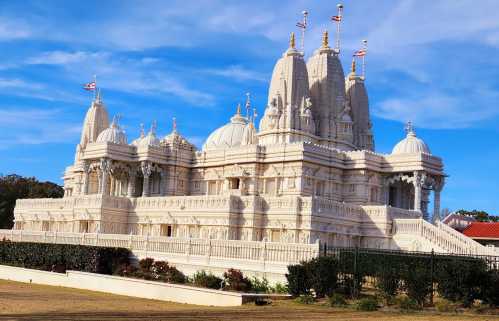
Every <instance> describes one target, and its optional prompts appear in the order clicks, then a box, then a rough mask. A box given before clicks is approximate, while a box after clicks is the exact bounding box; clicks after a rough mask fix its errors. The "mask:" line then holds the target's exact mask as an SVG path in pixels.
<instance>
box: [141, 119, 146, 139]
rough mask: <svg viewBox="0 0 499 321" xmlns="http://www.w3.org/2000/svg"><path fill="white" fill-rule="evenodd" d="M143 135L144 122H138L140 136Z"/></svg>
mask: <svg viewBox="0 0 499 321" xmlns="http://www.w3.org/2000/svg"><path fill="white" fill-rule="evenodd" d="M144 136H145V134H144V124H143V123H141V124H140V138H143V137H144Z"/></svg>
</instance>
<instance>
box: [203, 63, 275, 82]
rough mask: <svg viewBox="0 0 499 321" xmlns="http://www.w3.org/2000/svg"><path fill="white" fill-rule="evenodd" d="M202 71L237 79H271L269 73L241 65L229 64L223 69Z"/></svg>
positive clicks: (264, 80) (260, 80)
mask: <svg viewBox="0 0 499 321" xmlns="http://www.w3.org/2000/svg"><path fill="white" fill-rule="evenodd" d="M202 71H203V72H206V73H208V74H212V75H215V76H222V77H226V78H230V79H233V80H237V81H259V82H266V81H269V75H267V74H264V73H261V72H257V71H254V70H250V69H246V68H244V67H242V66H239V65H234V66H228V67H226V68H221V69H205V70H202Z"/></svg>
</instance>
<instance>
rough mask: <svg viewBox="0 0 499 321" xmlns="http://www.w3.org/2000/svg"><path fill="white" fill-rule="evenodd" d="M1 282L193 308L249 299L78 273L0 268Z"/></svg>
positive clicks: (166, 284) (230, 303)
mask: <svg viewBox="0 0 499 321" xmlns="http://www.w3.org/2000/svg"><path fill="white" fill-rule="evenodd" d="M0 279H4V280H11V281H18V282H25V283H35V284H44V285H52V286H64V287H70V288H76V289H84V290H91V291H99V292H106V293H112V294H119V295H126V296H132V297H137V298H145V299H155V300H162V301H171V302H178V303H189V304H196V305H208V306H239V305H241V304H242V303H243V302H245V301H247V300H248V298H245V295H243V294H241V293H234V292H226V291H218V290H211V289H204V288H196V287H191V286H185V285H177V284H168V283H160V282H153V281H146V280H138V279H130V278H123V277H118V276H111V275H102V274H95V273H86V272H78V271H67V272H66V273H65V274H64V273H55V272H46V271H39V270H32V269H25V268H18V267H12V266H6V265H0Z"/></svg>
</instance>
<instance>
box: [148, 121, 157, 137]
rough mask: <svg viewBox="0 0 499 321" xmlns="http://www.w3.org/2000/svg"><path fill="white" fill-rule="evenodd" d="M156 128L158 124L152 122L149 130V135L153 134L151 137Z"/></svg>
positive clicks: (154, 133)
mask: <svg viewBox="0 0 499 321" xmlns="http://www.w3.org/2000/svg"><path fill="white" fill-rule="evenodd" d="M157 127H158V123H157V122H156V121H155V120H153V121H152V123H151V130H150V133H151V134H153V135H156V128H157Z"/></svg>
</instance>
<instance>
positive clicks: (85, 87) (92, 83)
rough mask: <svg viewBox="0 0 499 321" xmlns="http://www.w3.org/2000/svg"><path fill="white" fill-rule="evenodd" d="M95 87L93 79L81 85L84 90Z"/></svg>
mask: <svg viewBox="0 0 499 321" xmlns="http://www.w3.org/2000/svg"><path fill="white" fill-rule="evenodd" d="M96 88H97V84H96V83H95V81H91V82H89V83H86V84H85V85H83V89H85V90H95V89H96Z"/></svg>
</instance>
